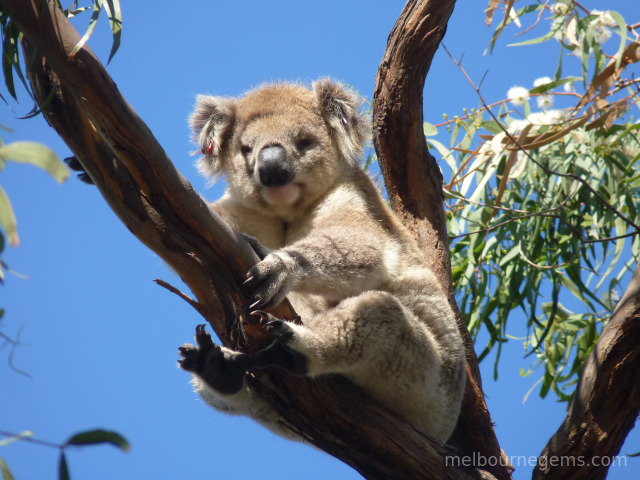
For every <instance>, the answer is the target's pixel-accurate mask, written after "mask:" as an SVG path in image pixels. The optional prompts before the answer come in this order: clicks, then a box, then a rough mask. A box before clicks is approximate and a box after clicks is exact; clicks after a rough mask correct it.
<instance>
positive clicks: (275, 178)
mask: <svg viewBox="0 0 640 480" xmlns="http://www.w3.org/2000/svg"><path fill="white" fill-rule="evenodd" d="M258 173H259V174H260V182H261V183H262V184H263V185H264V186H265V187H280V186H282V185H286V184H287V183H290V182H291V181H292V180H293V178H294V177H295V175H294V173H293V168H291V165H289V162H288V161H287V152H286V151H285V149H284V148H282V147H281V146H280V145H272V146H269V147H264V148H263V149H262V150H261V151H260V153H259V154H258Z"/></svg>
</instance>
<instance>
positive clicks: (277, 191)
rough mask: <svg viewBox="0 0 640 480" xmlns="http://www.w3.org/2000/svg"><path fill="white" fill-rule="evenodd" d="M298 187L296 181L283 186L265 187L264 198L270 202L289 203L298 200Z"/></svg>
mask: <svg viewBox="0 0 640 480" xmlns="http://www.w3.org/2000/svg"><path fill="white" fill-rule="evenodd" d="M298 188H299V187H298V186H297V185H296V184H295V183H288V184H286V185H283V186H282V187H265V189H264V198H265V200H266V201H267V202H269V203H273V204H278V205H288V204H291V203H293V202H295V201H296V200H297V198H298Z"/></svg>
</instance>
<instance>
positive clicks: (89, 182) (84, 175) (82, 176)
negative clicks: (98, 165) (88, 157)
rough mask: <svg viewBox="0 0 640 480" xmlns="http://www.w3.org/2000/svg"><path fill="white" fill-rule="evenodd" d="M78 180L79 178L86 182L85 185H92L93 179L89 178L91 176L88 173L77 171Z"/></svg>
mask: <svg viewBox="0 0 640 480" xmlns="http://www.w3.org/2000/svg"><path fill="white" fill-rule="evenodd" d="M78 180H80V181H81V182H83V183H86V184H87V185H94V183H93V180H91V177H90V176H89V174H88V173H79V174H78Z"/></svg>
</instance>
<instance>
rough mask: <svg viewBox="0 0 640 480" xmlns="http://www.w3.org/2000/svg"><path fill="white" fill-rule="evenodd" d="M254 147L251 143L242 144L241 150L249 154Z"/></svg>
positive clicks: (244, 153)
mask: <svg viewBox="0 0 640 480" xmlns="http://www.w3.org/2000/svg"><path fill="white" fill-rule="evenodd" d="M251 150H252V148H251V147H250V146H249V145H241V146H240V152H242V155H249V154H250V153H251Z"/></svg>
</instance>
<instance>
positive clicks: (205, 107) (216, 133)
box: [189, 95, 235, 178]
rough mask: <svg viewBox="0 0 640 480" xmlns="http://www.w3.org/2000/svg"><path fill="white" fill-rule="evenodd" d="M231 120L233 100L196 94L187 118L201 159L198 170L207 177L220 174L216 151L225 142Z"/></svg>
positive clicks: (220, 148) (232, 120) (219, 163)
mask: <svg viewBox="0 0 640 480" xmlns="http://www.w3.org/2000/svg"><path fill="white" fill-rule="evenodd" d="M234 121H235V100H234V99H232V98H222V97H211V96H208V95H198V96H197V97H196V106H195V108H194V110H193V113H192V114H191V116H190V117H189V125H190V126H191V130H192V131H193V141H194V143H195V144H196V145H198V147H199V149H200V151H201V152H202V155H204V156H203V157H201V158H200V159H199V160H198V161H197V165H198V169H199V170H200V172H202V173H203V174H204V175H206V176H207V177H211V178H216V177H217V176H218V175H220V172H221V171H222V165H221V159H220V152H221V151H222V149H223V147H224V144H225V142H227V141H228V140H229V137H230V135H231V131H232V128H233V123H234Z"/></svg>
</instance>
